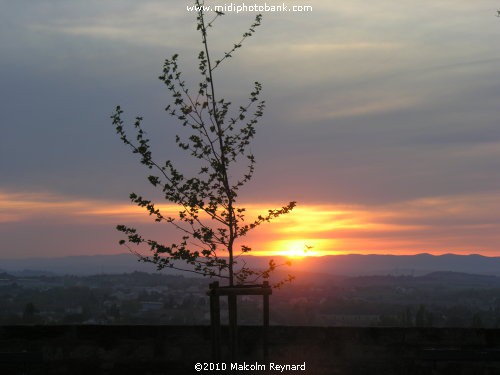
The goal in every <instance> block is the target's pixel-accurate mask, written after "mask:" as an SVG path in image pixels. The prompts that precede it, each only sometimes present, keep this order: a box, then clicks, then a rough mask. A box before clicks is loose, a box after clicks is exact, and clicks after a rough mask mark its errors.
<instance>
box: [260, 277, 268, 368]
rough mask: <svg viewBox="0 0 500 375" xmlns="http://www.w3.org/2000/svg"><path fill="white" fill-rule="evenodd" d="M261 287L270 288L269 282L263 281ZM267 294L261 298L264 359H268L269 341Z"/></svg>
mask: <svg viewBox="0 0 500 375" xmlns="http://www.w3.org/2000/svg"><path fill="white" fill-rule="evenodd" d="M262 287H263V288H267V289H270V286H269V282H268V281H264V283H263V285H262ZM269 294H270V293H265V294H263V296H262V298H263V299H264V304H263V310H264V311H263V318H264V319H263V322H262V323H263V324H262V340H263V343H262V344H263V345H262V346H263V352H264V360H265V361H268V359H269V343H268V331H269V329H268V328H269Z"/></svg>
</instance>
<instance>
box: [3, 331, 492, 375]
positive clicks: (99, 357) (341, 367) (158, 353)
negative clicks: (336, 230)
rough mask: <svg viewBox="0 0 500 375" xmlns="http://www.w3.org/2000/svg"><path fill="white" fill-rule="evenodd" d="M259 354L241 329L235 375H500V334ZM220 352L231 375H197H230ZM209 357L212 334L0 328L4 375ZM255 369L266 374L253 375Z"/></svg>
mask: <svg viewBox="0 0 500 375" xmlns="http://www.w3.org/2000/svg"><path fill="white" fill-rule="evenodd" d="M226 337H227V332H226V331H225V330H224V331H223V340H225V338H226ZM226 342H227V340H226ZM261 348H262V335H261V328H260V327H240V330H239V358H238V365H239V366H243V368H248V369H249V370H239V371H236V372H234V373H237V374H269V373H271V374H272V373H275V374H278V373H280V371H278V370H270V363H274V364H279V365H287V364H288V365H294V364H295V365H298V364H303V363H304V362H305V368H306V369H305V371H303V370H301V369H299V368H298V369H297V370H296V371H284V372H282V373H284V374H314V375H316V374H319V375H321V374H339V375H340V374H342V375H344V374H346V375H347V374H352V375H358V374H359V375H361V374H382V375H391V374H394V375H396V374H397V375H399V374H403V375H404V374H453V375H466V374H473V375H476V374H477V375H483V374H484V375H486V374H488V375H492V374H500V330H489V329H449V328H347V327H270V329H269V348H270V349H269V350H270V356H269V358H268V359H264V358H263V356H262V350H261ZM222 349H223V355H224V356H225V358H226V360H225V361H224V363H225V364H226V369H227V370H226V371H201V372H199V373H201V374H203V373H205V374H230V373H231V371H229V369H230V366H231V363H230V361H229V360H228V359H227V352H228V350H227V347H223V348H222ZM210 356H211V350H210V328H209V327H199V326H6V327H0V374H34V375H37V374H48V375H52V374H75V375H78V374H91V375H97V374H120V375H127V374H155V375H156V374H196V373H197V372H196V371H195V368H194V366H195V364H196V363H208V362H210V359H211V358H210ZM256 363H257V364H259V365H264V366H265V368H266V371H263V370H259V371H251V370H250V369H251V368H252V367H251V366H252V365H255V364H256ZM219 368H220V369H221V370H222V368H223V365H222V364H221V365H220V367H219ZM261 368H262V366H261ZM240 369H241V367H240ZM275 369H276V367H275Z"/></svg>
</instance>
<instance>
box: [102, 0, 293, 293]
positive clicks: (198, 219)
mask: <svg viewBox="0 0 500 375" xmlns="http://www.w3.org/2000/svg"><path fill="white" fill-rule="evenodd" d="M195 7H196V8H195V9H196V10H197V30H198V31H199V32H200V34H201V42H202V47H203V48H202V50H201V51H200V52H199V54H198V69H199V73H200V78H201V79H200V82H199V84H198V87H197V89H196V90H195V91H194V92H191V91H189V89H188V88H187V87H186V83H185V81H184V79H183V76H182V73H181V71H180V70H179V66H178V55H177V54H175V55H173V56H172V57H171V58H170V59H167V60H166V61H165V64H164V66H163V73H162V74H161V75H160V77H159V79H160V80H161V81H163V82H164V84H165V85H166V86H167V89H168V90H169V91H170V93H171V95H172V99H173V103H172V104H171V105H168V106H167V107H166V111H167V112H168V113H169V114H170V115H171V116H172V117H174V118H175V119H177V120H178V121H179V122H180V124H181V125H182V126H183V127H185V128H187V129H189V133H190V135H189V136H187V137H181V136H180V135H176V137H175V142H176V144H177V146H178V147H179V148H180V149H182V150H184V151H186V152H188V153H189V154H190V155H191V156H192V157H194V158H195V159H197V160H198V163H199V164H198V165H199V170H198V173H197V174H195V175H194V176H191V177H187V176H185V175H184V173H183V172H182V171H180V170H179V169H178V168H177V167H175V166H174V165H173V163H172V162H171V161H170V160H167V161H165V162H163V163H161V162H159V161H157V160H156V159H154V158H153V154H152V151H151V148H150V140H149V139H148V138H147V137H146V133H145V131H144V130H143V127H142V117H136V119H135V122H134V131H135V136H134V137H130V136H129V135H128V133H127V132H126V130H125V126H124V122H123V120H122V114H123V110H122V109H121V108H120V106H118V107H117V108H116V110H115V112H114V114H113V115H112V116H111V118H112V119H113V125H114V126H115V128H116V132H117V133H118V135H119V136H120V138H121V140H122V141H123V142H124V143H125V144H126V145H127V146H129V147H130V148H131V149H132V151H133V153H136V154H138V155H139V156H140V159H141V163H142V164H144V165H145V166H146V167H148V169H149V170H150V171H151V172H150V173H151V174H149V175H148V181H149V182H150V183H151V184H152V185H153V186H154V187H156V188H159V189H161V191H162V194H163V195H164V197H165V199H166V200H167V201H170V202H173V203H175V204H177V205H178V206H179V211H178V213H177V215H174V216H169V215H164V214H163V213H162V212H161V210H160V209H159V208H158V207H157V205H155V203H153V202H152V201H151V200H148V199H146V198H144V197H142V196H141V195H138V194H136V193H132V194H130V199H131V201H132V202H133V203H135V204H137V205H138V206H140V207H144V208H145V209H146V210H147V211H148V212H149V214H150V215H151V216H153V217H154V220H155V221H156V222H165V223H168V224H169V225H172V226H174V227H175V228H176V229H177V230H178V232H179V233H180V238H179V239H178V240H177V241H174V242H172V243H169V244H161V243H159V242H157V241H156V240H152V239H146V238H144V237H143V236H142V235H141V234H139V233H138V231H137V230H136V229H135V228H130V227H128V226H125V225H118V226H117V229H118V230H119V231H121V232H123V233H124V234H125V235H126V240H121V241H120V244H122V245H126V246H128V244H127V242H128V243H129V244H132V245H143V246H147V247H148V248H149V250H150V251H151V254H152V255H144V254H142V253H140V252H139V251H135V250H132V248H131V247H130V246H128V247H129V249H130V250H131V251H132V252H133V253H135V254H137V255H138V256H139V258H140V260H143V261H146V262H152V263H154V264H156V266H157V268H158V269H163V268H166V267H170V268H174V269H180V270H184V271H188V272H195V273H198V274H202V275H204V276H210V277H218V278H222V279H226V280H227V281H228V284H229V285H230V286H233V285H235V284H243V283H245V282H250V281H251V282H255V281H256V280H258V279H260V278H264V279H267V278H268V277H269V275H270V273H271V272H272V271H274V270H275V269H276V267H277V264H276V263H275V262H274V261H272V260H271V261H270V262H269V265H268V268H267V269H265V270H255V269H250V268H249V267H246V266H245V264H244V262H241V263H242V264H239V263H238V260H239V259H238V257H239V256H240V255H242V254H246V253H248V252H249V251H251V248H250V247H249V246H247V245H245V244H242V243H240V239H241V238H242V237H244V236H245V235H246V234H247V233H248V232H249V231H251V230H253V229H255V228H256V227H258V226H259V225H261V224H263V223H265V222H269V221H271V220H272V219H274V218H277V217H279V216H281V215H283V214H286V213H288V212H290V211H291V210H292V209H293V208H294V207H295V205H296V202H289V203H288V204H286V205H284V206H283V207H281V208H279V209H270V210H268V211H267V213H266V214H263V215H259V216H258V217H257V218H254V219H252V220H250V221H245V220H246V216H245V215H246V210H245V208H244V207H241V206H240V205H239V200H238V199H239V195H238V194H239V191H240V189H241V187H242V186H244V185H245V184H246V183H248V182H249V181H250V179H251V178H252V176H253V173H254V169H255V158H254V155H253V154H252V152H251V151H250V149H249V145H250V141H251V140H252V139H253V138H254V135H255V132H256V126H257V123H258V120H259V119H260V117H262V115H263V110H264V107H265V103H264V101H263V100H260V99H259V95H260V92H261V89H262V86H261V84H260V83H258V82H255V85H254V89H253V91H252V92H251V93H250V95H249V99H248V102H247V103H246V105H243V106H239V108H237V109H233V107H232V105H231V102H229V101H226V100H225V99H223V98H221V97H220V96H219V94H218V92H217V91H216V80H215V77H214V73H215V71H216V70H217V69H219V68H220V66H221V64H222V63H223V62H225V61H226V60H228V59H229V58H230V57H231V56H232V55H233V53H235V52H236V51H237V50H238V49H239V48H240V47H241V46H242V43H243V42H244V41H245V39H247V38H248V37H250V36H252V35H253V34H254V32H255V29H256V28H257V27H258V26H259V25H260V23H261V18H262V16H261V15H257V16H256V17H255V20H254V22H253V23H252V24H251V26H250V27H249V29H248V30H247V31H246V32H245V33H244V34H243V36H242V38H241V40H239V41H238V42H237V43H235V44H234V45H233V47H232V48H231V49H230V50H229V51H228V52H224V53H223V54H222V56H221V57H220V58H219V59H216V60H213V59H212V56H211V53H210V50H209V43H208V33H207V30H208V29H210V28H211V27H212V26H213V24H214V22H215V20H216V19H218V18H219V17H220V16H222V15H223V13H221V12H216V13H215V14H214V16H213V18H212V19H211V20H210V21H209V22H206V20H205V13H204V9H205V8H204V2H203V1H199V0H196V2H195ZM242 163H244V165H245V168H244V172H243V173H241V174H240V175H239V174H238V171H240V170H241V169H242V168H241V164H242ZM238 167H239V168H238ZM233 176H239V177H233ZM182 263H184V265H182ZM292 278H293V277H291V276H289V277H288V279H287V280H283V281H281V282H279V283H278V284H281V283H283V282H284V281H288V280H291V279H292ZM275 286H277V284H275Z"/></svg>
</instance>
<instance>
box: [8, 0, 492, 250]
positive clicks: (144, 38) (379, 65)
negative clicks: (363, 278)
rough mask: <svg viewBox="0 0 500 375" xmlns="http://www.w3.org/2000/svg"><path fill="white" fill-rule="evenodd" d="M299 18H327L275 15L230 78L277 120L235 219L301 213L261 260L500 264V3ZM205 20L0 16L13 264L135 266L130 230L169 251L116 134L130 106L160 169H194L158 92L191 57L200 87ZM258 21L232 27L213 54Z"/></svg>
mask: <svg viewBox="0 0 500 375" xmlns="http://www.w3.org/2000/svg"><path fill="white" fill-rule="evenodd" d="M234 3H235V4H241V3H242V2H234ZM245 3H247V2H245ZM255 3H256V4H264V2H263V1H254V2H252V3H251V4H255ZM266 3H267V4H276V5H277V4H282V3H283V1H281V0H280V1H274V0H266ZM285 3H286V4H288V5H289V6H291V5H310V6H312V8H313V10H312V11H311V12H302V13H299V12H275V13H271V12H268V13H263V24H262V26H261V27H260V28H258V30H257V33H256V34H255V36H253V37H252V38H250V39H249V40H248V41H246V42H245V44H244V45H243V48H242V49H240V50H239V51H238V52H237V53H236V54H235V56H234V58H232V59H230V60H228V61H227V64H226V65H225V66H222V67H221V68H220V70H219V72H218V74H217V75H216V77H215V79H216V84H217V85H218V86H217V87H218V91H219V93H221V95H222V96H223V97H225V98H226V99H228V100H230V101H232V102H233V103H235V104H236V106H238V105H240V104H244V103H245V102H244V101H245V99H246V98H247V97H248V94H249V92H250V91H251V90H252V88H253V87H252V84H253V82H254V81H259V82H261V83H262V84H263V98H264V99H265V100H266V102H267V108H266V111H265V114H264V116H263V118H262V121H261V122H260V124H259V125H258V128H257V135H256V138H255V140H254V143H253V145H252V150H253V151H254V153H255V156H256V159H257V165H256V174H255V177H254V179H253V180H252V181H251V182H250V183H249V184H248V185H247V186H246V187H245V189H244V191H243V192H242V194H241V198H240V202H241V203H242V204H243V206H246V207H248V209H249V213H250V216H251V215H257V214H258V213H265V212H267V210H268V209H271V208H278V207H280V206H281V205H283V204H286V203H288V202H289V201H297V202H298V205H297V208H296V209H295V210H294V211H293V213H291V214H289V215H287V216H284V217H282V218H281V219H279V220H278V221H277V222H276V223H273V224H266V225H265V226H262V227H261V228H259V229H258V230H257V231H256V232H255V233H253V234H251V235H250V236H249V237H248V241H247V243H248V244H249V245H251V246H252V247H253V248H254V250H256V251H260V253H261V254H264V253H266V254H269V253H272V254H277V253H279V254H287V253H288V254H289V253H290V252H291V253H296V254H300V252H301V251H302V250H303V249H304V248H305V245H308V246H313V248H312V249H311V250H310V252H309V254H312V255H322V254H346V253H376V254H416V253H422V252H428V253H432V254H443V253H457V254H471V253H475V254H482V255H487V256H500V18H499V17H495V15H496V14H497V10H498V9H500V3H499V2H498V1H486V0H477V1H474V2H472V1H465V0H453V1H451V0H440V1H431V0H422V1H396V0H379V1H376V2H366V1H360V0H350V1H335V0H333V1H325V0H322V1H320V0H290V1H288V2H286V1H285ZM190 4H191V3H190V2H183V1H179V0H175V1H174V0H162V1H159V0H157V1H153V0H141V1H136V0H85V1H83V0H72V1H61V0H38V1H36V2H31V1H22V0H18V1H11V0H0V9H1V11H0V109H1V135H0V238H1V242H0V258H24V257H49V256H64V255H94V254H114V253H121V252H124V250H126V249H124V248H122V247H120V246H119V245H118V240H119V239H120V238H121V235H120V233H119V232H117V231H116V230H115V229H114V227H115V226H116V224H129V225H132V226H133V225H136V226H138V227H140V228H144V230H145V231H146V232H148V233H150V234H151V235H152V236H155V237H156V238H157V239H163V238H165V239H168V238H169V236H171V235H173V232H172V230H171V229H168V228H167V227H166V226H165V225H166V224H165V225H158V224H151V222H152V220H151V219H150V218H149V217H148V216H147V214H145V213H144V212H142V211H141V210H140V209H138V208H136V207H134V206H133V205H132V204H131V203H129V200H128V195H129V193H130V192H132V191H134V192H137V193H141V194H144V195H145V196H147V197H152V198H155V199H156V198H157V197H158V194H156V195H155V194H154V193H153V190H152V188H151V186H150V185H149V184H148V183H147V181H146V179H145V177H146V176H147V171H146V170H145V169H144V168H143V166H141V165H140V164H139V162H138V160H137V158H136V157H135V156H136V155H132V154H131V153H130V152H129V150H128V149H127V148H126V147H125V146H124V145H123V144H121V142H120V140H119V139H118V137H117V136H116V134H115V132H114V129H113V127H112V125H111V120H110V118H109V117H110V115H111V113H112V112H113V109H114V107H115V106H116V105H118V104H120V105H121V106H122V108H123V109H124V111H125V114H124V118H125V119H127V120H129V122H130V121H131V120H133V118H134V117H135V116H136V115H142V116H143V117H144V127H145V129H147V131H148V135H149V136H150V137H151V139H152V145H153V147H154V150H153V151H156V154H155V155H158V158H159V159H160V160H162V159H163V160H164V159H165V158H171V159H172V160H174V161H175V162H176V163H177V165H178V166H180V168H182V167H185V166H188V165H192V162H191V161H189V160H190V159H189V155H188V154H183V153H182V152H181V151H180V150H179V149H177V148H176V146H175V143H174V138H175V134H176V132H177V129H178V127H177V124H176V122H175V121H174V120H173V119H172V118H170V117H169V116H168V115H167V114H166V113H165V111H164V110H163V109H164V108H165V107H166V105H167V104H169V102H170V97H169V93H168V91H167V90H166V88H165V87H164V85H163V84H162V83H161V82H160V81H159V80H158V79H157V77H158V75H159V74H160V73H161V69H162V65H163V61H164V59H165V58H166V57H170V56H171V55H173V54H175V53H178V54H179V55H180V65H181V66H182V68H183V70H184V72H185V75H186V77H188V79H187V81H188V82H189V83H191V84H196V82H197V81H196V78H197V77H196V75H195V74H196V70H197V69H196V67H197V61H196V56H197V54H198V51H199V50H200V48H201V45H200V43H199V40H200V38H199V35H198V34H197V32H196V30H195V17H196V15H195V13H193V12H188V11H187V10H186V5H190ZM207 4H212V5H224V4H229V2H216V1H207ZM247 4H250V3H247ZM254 17H255V13H250V12H241V13H239V14H236V13H227V14H226V15H225V16H224V17H222V18H221V19H219V20H218V21H217V23H216V24H215V27H214V28H213V30H211V34H210V35H209V38H211V39H210V40H211V46H212V53H213V55H214V56H221V55H223V52H224V51H225V50H228V49H229V48H230V47H231V46H232V44H233V43H234V42H236V41H238V40H239V36H240V35H241V34H242V33H243V32H244V31H245V29H246V25H249V24H250V23H251V22H252V20H253V18H254ZM186 161H189V162H186ZM159 202H160V203H162V204H163V205H165V210H172V209H174V208H173V207H171V206H169V203H168V202H162V201H159Z"/></svg>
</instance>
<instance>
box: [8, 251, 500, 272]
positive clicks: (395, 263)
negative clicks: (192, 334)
mask: <svg viewBox="0 0 500 375" xmlns="http://www.w3.org/2000/svg"><path fill="white" fill-rule="evenodd" d="M269 259H270V258H269V257H256V256H248V257H245V262H246V263H247V266H252V267H265V265H266V264H267V263H268V261H269ZM273 259H275V260H276V262H277V263H280V262H285V261H286V260H287V259H285V258H280V257H273ZM292 263H293V265H292V268H291V269H290V272H291V273H307V274H309V275H314V274H324V275H325V274H327V275H344V276H367V275H413V276H420V275H425V274H429V273H432V272H447V271H449V272H462V273H470V274H476V275H499V276H500V258H499V257H485V256H481V255H455V254H445V255H439V256H435V255H430V254H417V255H355V254H350V255H332V256H324V257H307V258H303V259H298V260H292ZM1 271H5V272H8V273H13V272H15V273H16V274H24V275H38V274H45V275H47V274H49V273H55V274H60V275H61V274H73V275H91V274H110V273H111V274H113V273H129V272H134V271H142V272H155V271H156V269H155V266H154V265H153V264H149V263H142V262H138V261H137V258H136V257H135V256H134V255H131V254H118V255H93V256H70V257H60V258H28V259H0V272H1ZM165 272H168V273H169V274H172V275H178V274H182V275H185V276H190V274H187V273H183V272H181V271H175V270H171V269H169V270H166V271H165Z"/></svg>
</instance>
